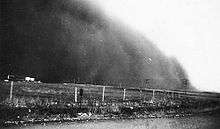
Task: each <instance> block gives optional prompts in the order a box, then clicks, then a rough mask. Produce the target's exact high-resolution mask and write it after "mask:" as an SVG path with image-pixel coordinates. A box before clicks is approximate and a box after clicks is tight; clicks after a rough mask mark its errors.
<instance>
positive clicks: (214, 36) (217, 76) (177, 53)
mask: <svg viewBox="0 0 220 129" xmlns="http://www.w3.org/2000/svg"><path fill="white" fill-rule="evenodd" d="M90 1H95V2H96V3H98V6H100V7H101V9H102V10H103V11H104V13H105V14H106V15H108V16H109V17H110V18H112V19H117V20H119V21H120V22H122V23H124V24H126V25H128V26H130V27H131V28H133V29H135V30H137V31H139V32H141V33H142V34H143V35H144V36H146V38H148V39H149V40H151V41H152V42H153V43H154V44H156V45H157V46H158V47H159V49H160V50H161V51H163V52H164V53H165V54H166V55H167V56H174V57H176V58H177V59H178V60H179V62H180V63H181V64H182V66H183V67H184V69H185V70H186V71H187V73H188V76H189V78H190V81H191V82H192V84H193V86H195V87H196V88H197V89H199V90H204V91H212V92H220V57H219V56H220V35H219V34H220V1H219V0H90Z"/></svg>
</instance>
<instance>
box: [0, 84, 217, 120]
mask: <svg viewBox="0 0 220 129" xmlns="http://www.w3.org/2000/svg"><path fill="white" fill-rule="evenodd" d="M0 89H1V90H0V92H1V94H0V104H1V105H0V107H1V108H0V116H1V118H0V121H1V122H3V123H5V122H6V123H7V122H9V123H14V122H15V123H16V122H18V123H19V122H36V121H63V120H68V121H74V120H81V119H112V118H136V117H138V118H140V117H143V118H148V117H162V116H170V115H171V116H173V115H178V116H181V115H182V116H184V115H192V114H198V113H204V112H212V111H215V110H216V111H218V110H219V109H220V94H219V93H211V92H189V91H187V92H186V91H171V90H161V89H140V88H124V87H113V86H102V85H91V84H73V83H63V84H48V83H36V82H13V83H11V82H1V83H0Z"/></svg>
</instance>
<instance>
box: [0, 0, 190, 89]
mask: <svg viewBox="0 0 220 129" xmlns="http://www.w3.org/2000/svg"><path fill="white" fill-rule="evenodd" d="M101 12H102V11H101V10H100V9H99V8H98V7H96V6H92V5H91V4H90V3H89V2H85V1H81V0H5V1H2V2H1V43H0V60H1V61H0V74H1V78H3V77H4V76H6V75H7V74H16V75H21V76H33V77H36V78H37V79H38V80H41V81H43V82H73V80H77V81H79V82H87V83H96V84H109V85H119V84H120V83H121V85H126V86H136V87H138V86H141V87H143V86H147V87H151V88H166V89H188V88H189V89H192V87H191V86H188V87H184V86H183V85H182V79H187V75H186V73H185V71H184V70H183V68H182V67H181V65H180V64H179V63H178V61H177V60H176V59H175V58H169V57H166V56H165V55H163V53H162V52H161V51H160V50H159V49H158V48H157V47H156V46H155V45H154V44H153V43H151V42H150V41H149V40H147V39H146V38H145V37H144V36H142V35H141V34H138V33H136V32H135V31H132V29H130V28H127V27H126V26H124V25H122V24H120V23H119V22H116V21H112V20H109V18H108V17H106V16H105V15H104V14H102V13H101ZM146 79H149V80H150V81H149V84H147V85H146Z"/></svg>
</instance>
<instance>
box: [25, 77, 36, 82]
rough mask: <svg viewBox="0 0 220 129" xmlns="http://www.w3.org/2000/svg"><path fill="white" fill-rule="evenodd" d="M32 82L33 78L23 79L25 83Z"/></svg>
mask: <svg viewBox="0 0 220 129" xmlns="http://www.w3.org/2000/svg"><path fill="white" fill-rule="evenodd" d="M34 80H35V78H31V77H25V81H27V82H33V81H34Z"/></svg>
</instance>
